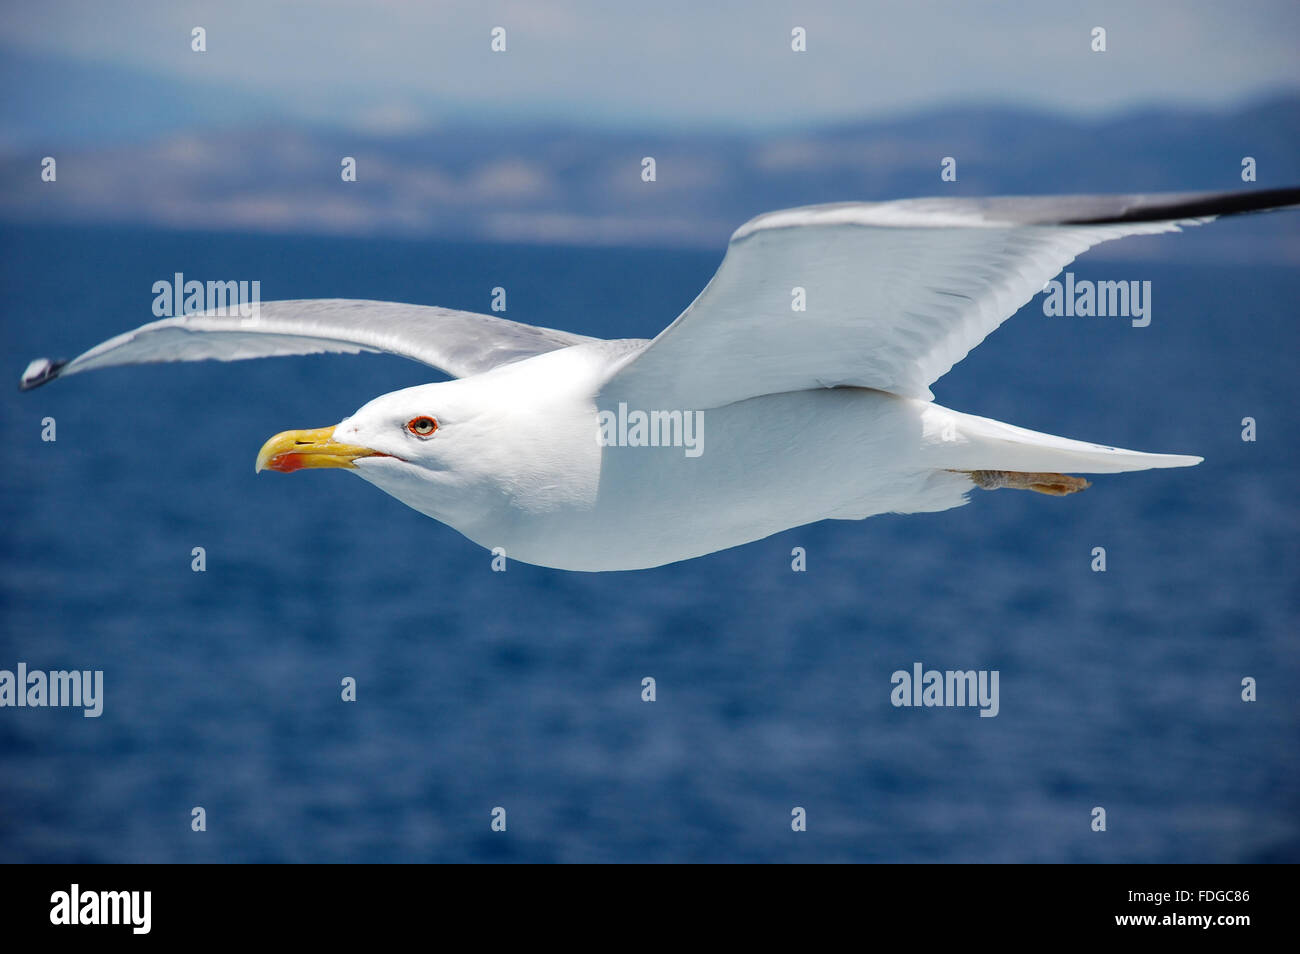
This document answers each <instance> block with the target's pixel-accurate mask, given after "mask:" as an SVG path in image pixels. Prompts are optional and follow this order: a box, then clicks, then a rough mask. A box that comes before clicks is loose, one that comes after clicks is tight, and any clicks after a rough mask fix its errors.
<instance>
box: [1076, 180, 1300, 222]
mask: <svg viewBox="0 0 1300 954" xmlns="http://www.w3.org/2000/svg"><path fill="white" fill-rule="evenodd" d="M1162 198H1163V201H1162ZM1143 199H1144V201H1139V202H1137V203H1135V204H1133V205H1131V206H1129V207H1128V208H1126V209H1124V210H1123V211H1121V212H1117V213H1116V214H1114V215H1106V216H1101V217H1097V218H1087V219H1075V220H1073V221H1070V222H1063V223H1061V224H1063V225H1105V224H1107V223H1110V222H1169V221H1173V220H1175V219H1199V218H1202V217H1204V216H1218V215H1240V214H1242V213H1244V212H1269V211H1272V210H1274V209H1285V208H1287V207H1288V206H1293V205H1300V187H1291V188H1288V189H1246V190H1242V191H1240V192H1200V193H1194V194H1190V195H1170V196H1167V197H1161V196H1156V195H1153V196H1150V197H1149V200H1148V199H1147V198H1146V197H1143Z"/></svg>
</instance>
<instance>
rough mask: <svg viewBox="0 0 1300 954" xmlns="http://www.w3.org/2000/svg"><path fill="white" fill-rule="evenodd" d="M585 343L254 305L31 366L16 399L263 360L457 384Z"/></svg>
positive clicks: (387, 316)
mask: <svg viewBox="0 0 1300 954" xmlns="http://www.w3.org/2000/svg"><path fill="white" fill-rule="evenodd" d="M593 340H595V339H592V338H587V337H584V336H583V335H574V334H569V333H568V332H566V331H556V330H554V329H551V328H536V327H534V326H532V325H524V324H520V323H519V322H517V321H507V320H506V319H504V318H495V317H493V316H491V315H477V314H474V313H473V312H468V311H453V310H451V309H450V308H436V307H433V306H430V305H404V304H399V303H397V302H387V301H359V300H354V299H347V298H317V299H303V300H299V301H269V302H262V303H260V304H259V305H258V306H257V308H256V312H255V314H254V315H253V316H251V317H247V318H245V317H241V316H240V315H237V314H235V315H224V316H223V315H217V314H215V313H212V312H203V313H196V314H192V315H184V316H182V317H180V318H164V319H162V320H161V321H154V322H150V323H149V324H147V325H142V326H141V327H139V328H137V329H135V331H128V332H127V333H126V334H122V335H118V336H117V337H116V338H110V339H109V340H108V341H105V342H103V343H102V344H98V345H96V346H95V347H93V348H91V349H90V350H89V351H87V352H86V353H85V354H82V355H81V356H79V357H77V358H74V359H72V360H71V361H51V360H50V359H48V358H40V359H38V360H36V361H33V362H32V363H31V364H30V365H28V367H27V370H26V371H25V372H23V376H22V379H21V380H20V381H19V385H18V386H19V387H20V388H21V389H23V390H24V391H25V390H28V389H29V388H34V387H37V386H38V385H41V384H44V383H45V382H47V381H50V380H53V379H54V378H56V377H60V376H63V375H68V374H75V373H76V372H78V371H89V370H91V369H92V368H107V367H112V366H113V365H118V364H149V363H153V362H158V361H201V360H204V359H206V358H214V359H216V360H218V361H240V360H243V359H244V358H265V357H270V356H272V355H289V354H321V353H323V352H342V353H345V354H356V353H358V352H361V351H372V352H379V351H383V352H388V353H389V354H396V355H401V356H402V357H404V358H411V359H413V360H415V361H419V362H422V363H423V364H427V365H430V366H432V367H434V368H438V369H439V370H441V371H444V372H446V373H447V374H450V375H452V376H453V377H458V378H463V377H467V376H468V375H471V374H478V373H480V372H482V371H488V370H490V369H492V368H495V367H497V366H498V365H502V364H509V363H510V362H512V361H519V360H522V359H523V358H530V357H532V356H533V355H536V354H543V353H544V352H547V351H555V350H556V349H558V348H566V347H568V346H569V345H575V344H581V343H583V342H585V341H593Z"/></svg>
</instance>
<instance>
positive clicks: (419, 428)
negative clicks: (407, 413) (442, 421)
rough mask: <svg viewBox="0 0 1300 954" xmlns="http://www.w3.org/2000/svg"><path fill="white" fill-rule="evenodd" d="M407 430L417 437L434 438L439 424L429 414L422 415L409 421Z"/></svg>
mask: <svg viewBox="0 0 1300 954" xmlns="http://www.w3.org/2000/svg"><path fill="white" fill-rule="evenodd" d="M406 429H407V430H408V431H410V432H411V433H412V434H414V435H415V436H416V437H432V436H433V432H434V431H436V430H437V429H438V422H437V421H436V420H434V419H433V418H431V417H429V416H428V415H427V414H421V415H420V416H419V417H413V418H411V419H410V420H409V421H407V422H406Z"/></svg>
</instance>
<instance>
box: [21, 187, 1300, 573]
mask: <svg viewBox="0 0 1300 954" xmlns="http://www.w3.org/2000/svg"><path fill="white" fill-rule="evenodd" d="M1296 204H1300V188H1288V189H1274V190H1256V191H1244V192H1235V193H1178V194H1172V193H1171V194H1155V195H1116V196H1101V195H1097V196H1043V197H1012V198H982V199H939V198H930V199H903V200H896V201H888V202H850V203H836V204H830V205H814V206H806V207H803V208H795V209H788V210H784V211H778V212H769V213H767V214H764V215H760V216H758V217H757V218H755V219H752V220H751V221H749V222H747V223H745V224H744V225H742V226H741V227H740V228H739V229H737V230H736V232H735V233H734V234H733V235H732V236H731V241H730V243H729V245H728V247H727V251H726V255H725V256H724V258H723V260H722V263H721V265H720V266H719V267H718V270H717V272H716V273H715V274H714V276H713V278H712V279H711V280H710V282H709V283H708V285H707V286H706V287H705V289H704V290H703V291H702V292H700V294H699V296H698V297H697V298H696V299H695V300H694V302H692V303H691V305H690V306H689V307H688V308H687V309H686V310H685V311H684V312H682V314H681V315H679V316H678V317H677V319H676V320H675V321H673V322H672V324H670V325H668V327H667V328H665V329H664V330H663V331H662V332H660V333H659V335H658V336H657V337H656V338H654V339H616V340H605V339H600V338H592V337H586V336H583V335H577V334H572V333H570V332H567V331H558V330H555V329H551V328H541V327H534V326H531V325H527V324H521V323H518V322H514V321H508V320H505V319H503V318H499V317H496V316H491V315H481V314H473V313H470V312H464V311H454V310H451V309H447V308H440V307H433V306H427V305H414V304H400V303H394V302H381V301H359V300H346V299H311V300H297V301H274V302H264V303H260V305H259V306H258V308H257V309H256V312H255V313H254V314H252V315H251V316H245V315H241V314H222V313H220V312H218V311H215V310H210V311H207V312H195V313H191V314H186V315H183V316H180V317H174V318H165V319H163V320H159V321H154V322H151V323H149V324H146V325H143V326H141V327H140V328H137V329H136V330H134V331H130V332H127V333H125V334H122V335H118V336H117V337H115V338H111V339H110V340H108V341H105V342H103V343H102V344H99V345H97V346H96V347H94V348H91V349H90V350H89V351H87V352H85V353H84V354H82V355H80V356H79V357H77V358H74V359H73V360H71V361H51V360H49V359H39V360H37V361H33V362H32V363H31V364H30V365H29V366H28V368H27V370H26V371H25V372H24V373H23V375H22V378H21V380H20V385H19V386H20V387H21V388H22V389H23V390H28V389H31V388H34V387H36V386H38V385H41V384H45V383H46V382H48V381H51V380H53V379H54V378H55V377H66V376H68V375H71V374H75V373H77V372H80V371H89V370H91V369H94V368H105V367H111V366H114V365H129V364H146V363H151V362H163V361H195V360H200V359H217V360H220V361H236V360H241V359H244V358H260V357H267V356H272V355H299V354H317V353H322V352H345V353H350V354H355V353H358V352H387V353H390V354H396V355H401V356H403V357H406V358H411V359H414V360H416V361H420V362H423V363H424V364H426V365H429V366H431V367H433V368H436V369H438V370H439V371H441V372H443V373H444V374H446V375H448V376H449V377H450V378H451V380H446V381H438V382H435V383H431V384H425V385H420V386H417V387H410V388H405V389H402V390H399V391H393V392H391V393H388V394H383V395H381V396H379V397H377V398H375V399H374V400H372V401H370V402H369V403H368V404H366V405H364V406H363V407H361V408H360V409H359V410H358V411H356V413H354V414H352V415H351V416H350V417H347V418H344V419H343V420H342V421H340V422H339V423H338V424H336V425H334V426H333V427H323V428H318V429H309V430H290V431H285V432H283V433H281V434H277V435H275V436H274V437H272V438H271V439H270V440H268V441H267V442H266V444H265V445H263V447H262V448H261V450H260V451H259V452H258V454H257V458H256V465H255V466H256V470H258V471H261V470H271V471H278V472H281V473H289V472H293V471H297V470H304V469H309V468H340V469H344V470H351V471H353V472H354V473H355V474H357V476H359V477H361V478H362V479H364V480H366V481H369V482H370V483H372V484H374V485H375V486H376V487H378V488H379V489H381V490H383V491H385V492H386V493H388V494H391V495H392V496H394V497H396V498H397V499H398V500H400V501H402V502H403V503H404V504H406V505H407V506H409V507H411V508H413V509H415V510H417V511H419V512H420V513H422V514H426V515H428V516H430V517H433V518H434V519H435V520H439V521H441V522H442V523H445V524H447V525H448V526H450V527H452V528H454V529H455V530H457V531H459V532H460V533H462V534H464V535H465V536H466V537H468V538H469V539H470V540H472V541H474V542H475V543H478V544H480V545H481V546H483V547H485V548H488V549H490V550H491V551H492V552H493V553H494V554H496V555H504V556H506V557H507V558H509V559H515V560H520V561H523V562H525V563H531V564H535V565H539V566H545V567H554V568H558V569H563V570H572V571H609V570H635V569H645V568H649V567H655V566H661V565H664V564H668V563H674V562H677V561H680V560H687V559H692V558H695V557H700V556H703V555H706V554H709V553H713V552H715V551H718V550H723V549H726V548H730V547H735V546H740V545H742V544H746V543H750V542H752V541H755V540H760V539H762V538H764V537H768V536H770V535H772V534H774V533H779V532H781V531H783V530H788V529H791V528H793V527H799V526H803V525H805V524H809V523H814V522H817V521H820V520H861V519H864V518H866V517H870V516H873V515H875V514H882V513H921V512H934V511H942V510H948V509H950V508H953V507H958V506H961V505H962V504H964V503H966V502H967V500H968V497H969V495H970V493H971V492H972V491H973V490H974V489H977V488H979V489H984V490H995V489H998V488H1014V489H1023V490H1031V491H1036V492H1038V493H1042V494H1048V495H1053V496H1064V495H1067V494H1073V493H1075V492H1077V491H1080V490H1083V489H1084V488H1086V487H1088V486H1089V483H1088V482H1087V481H1086V480H1084V479H1082V478H1080V477H1076V476H1070V475H1069V472H1073V473H1086V474H1114V473H1121V472H1125V471H1136V470H1147V469H1150V468H1156V467H1189V466H1192V465H1194V464H1198V463H1200V461H1201V460H1202V458H1200V457H1192V456H1182V455H1173V454H1152V453H1142V452H1139V451H1132V450H1124V449H1121V448H1116V447H1107V446H1103V445H1099V444H1090V443H1086V442H1083V441H1078V440H1070V439H1067V438H1064V437H1054V436H1052V435H1049V434H1043V433H1038V432H1035V431H1030V430H1025V429H1024V428H1020V427H1016V426H1013V425H1011V424H1004V423H1001V422H999V421H994V420H991V419H988V418H983V417H977V416H975V415H971V414H964V413H962V412H960V411H955V410H951V409H949V408H946V407H943V406H941V405H939V404H936V403H935V401H934V395H933V394H932V392H931V390H930V386H931V385H932V384H933V383H934V382H935V381H936V380H938V379H939V378H940V377H941V376H943V375H944V374H945V373H947V372H948V370H949V369H951V368H952V367H953V365H955V364H956V363H957V362H958V361H960V360H961V359H962V358H964V357H965V356H966V355H967V354H968V353H969V352H970V351H971V349H972V348H974V347H975V346H976V345H978V344H979V343H980V342H981V341H983V340H984V338H985V337H986V336H987V335H988V334H989V333H990V332H992V331H993V330H994V329H995V328H997V327H998V326H999V325H1000V324H1001V323H1002V322H1003V321H1005V320H1006V319H1007V318H1009V317H1010V316H1011V315H1013V314H1014V313H1015V312H1016V311H1017V310H1018V309H1019V308H1020V307H1021V306H1023V305H1024V304H1026V303H1027V302H1028V301H1029V300H1030V299H1031V298H1033V296H1034V295H1035V294H1037V293H1038V292H1039V291H1040V290H1042V289H1044V288H1045V286H1046V283H1047V282H1049V280H1051V279H1052V278H1053V277H1054V276H1055V275H1056V274H1057V273H1058V272H1060V271H1061V270H1062V269H1063V268H1064V267H1065V266H1066V265H1068V264H1069V263H1070V262H1072V261H1073V260H1074V258H1075V257H1076V256H1077V255H1079V254H1081V253H1082V252H1084V251H1085V250H1087V249H1088V248H1091V247H1092V246H1094V245H1097V244H1099V243H1101V242H1107V241H1110V240H1112V239H1118V238H1122V237H1125V236H1129V235H1144V234H1157V233H1163V232H1176V231H1180V229H1181V228H1182V227H1184V226H1189V225H1199V224H1202V223H1205V222H1209V221H1211V220H1212V219H1214V218H1216V217H1218V216H1221V215H1232V214H1236V213H1244V212H1258V211H1265V210H1270V209H1278V208H1282V207H1286V206H1293V205H1296ZM801 295H802V305H803V307H802V309H800V308H798V307H797V303H798V302H799V299H800V296H801Z"/></svg>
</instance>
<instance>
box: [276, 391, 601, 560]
mask: <svg viewBox="0 0 1300 954" xmlns="http://www.w3.org/2000/svg"><path fill="white" fill-rule="evenodd" d="M505 370H506V369H502V371H501V372H489V373H488V374H484V375H480V376H475V377H471V378H462V379H458V380H453V381H444V382H439V383H437V384H425V385H420V386H418V387H412V388H405V389H403V390H401V391H393V392H391V393H389V394H384V395H381V396H380V397H377V398H375V399H374V400H372V401H370V402H369V403H367V404H365V405H364V406H362V407H361V408H360V409H359V410H357V412H356V413H355V414H353V415H352V416H350V417H348V418H345V419H344V420H342V421H340V422H339V423H338V424H335V425H334V426H333V427H322V428H315V429H310V430H294V431H284V432H282V433H280V434H276V435H275V436H274V437H272V438H271V439H270V440H268V441H267V442H266V443H265V444H263V445H262V449H261V450H260V451H259V452H258V455H257V463H256V465H255V469H256V470H258V471H262V470H273V471H278V472H280V473H293V472H294V471H298V470H306V469H309V468H338V469H344V470H351V471H353V472H354V473H356V474H357V476H359V477H361V478H363V479H364V480H366V481H368V482H370V483H372V484H374V485H375V486H377V487H378V488H379V489H380V490H383V491H385V492H386V493H388V494H391V495H392V496H394V497H396V498H397V499H398V500H400V501H402V502H403V503H405V504H406V505H407V506H409V507H411V508H413V509H415V510H418V511H420V512H421V513H424V514H427V515H428V516H431V517H433V518H435V519H437V520H441V521H442V522H443V523H446V524H449V525H451V526H453V527H455V528H456V529H458V530H460V531H461V532H462V533H466V534H467V535H473V531H474V530H475V529H476V528H481V527H483V526H484V525H489V526H490V525H494V524H495V523H496V522H497V521H498V520H500V519H501V518H502V514H503V511H508V509H509V507H510V506H511V505H512V504H514V505H516V506H527V507H529V508H534V507H539V506H540V507H543V508H545V507H547V506H548V505H554V504H556V503H558V502H559V501H558V498H560V497H566V498H571V497H572V496H573V495H575V494H578V495H583V494H585V493H588V492H591V490H590V488H591V486H592V485H593V484H594V477H595V471H596V470H598V464H597V462H596V458H598V456H599V448H598V447H597V445H596V441H595V439H594V430H593V427H592V426H590V425H585V426H584V424H583V423H581V422H585V421H589V420H590V419H589V418H586V417H584V416H582V415H580V414H575V413H573V412H572V407H573V404H572V401H571V399H570V398H569V396H568V395H567V394H557V393H555V392H554V391H550V392H549V393H548V390H549V389H542V388H538V387H535V386H534V385H535V384H536V382H535V381H532V380H530V378H529V377H528V376H525V375H521V374H518V373H514V374H505V373H502V372H504V371H505ZM583 475H590V476H589V477H587V478H585V479H584V476H583Z"/></svg>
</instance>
